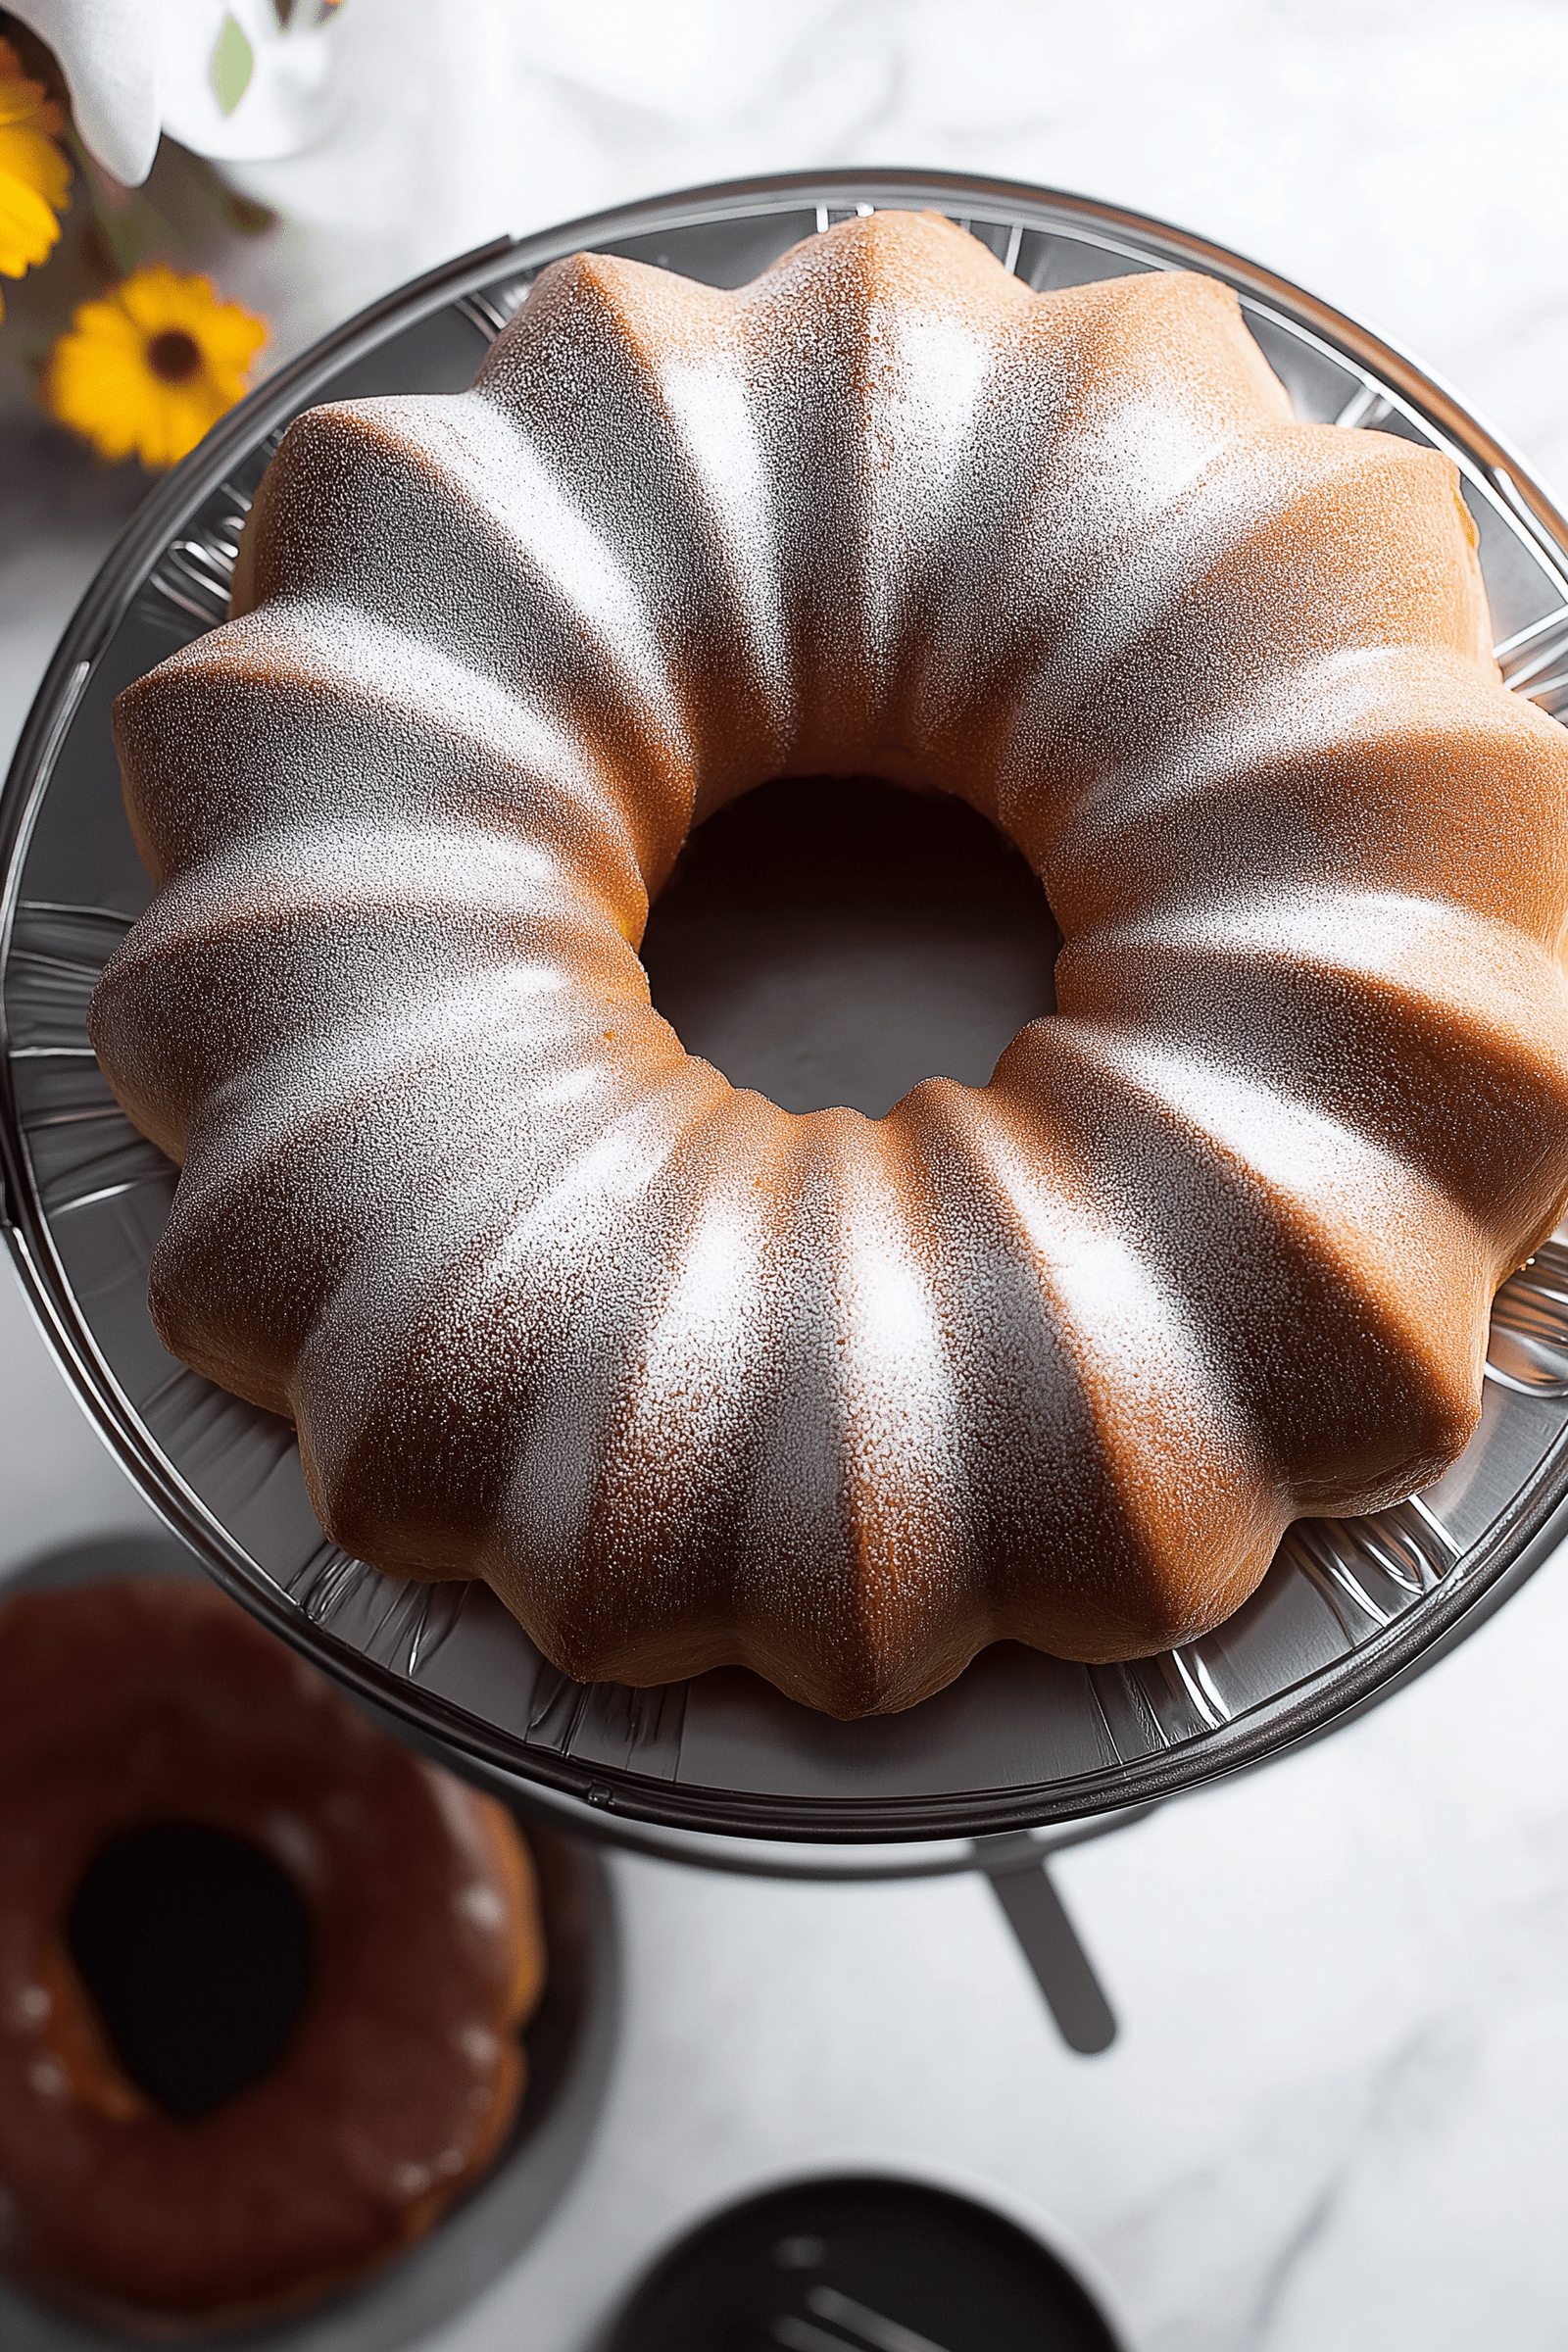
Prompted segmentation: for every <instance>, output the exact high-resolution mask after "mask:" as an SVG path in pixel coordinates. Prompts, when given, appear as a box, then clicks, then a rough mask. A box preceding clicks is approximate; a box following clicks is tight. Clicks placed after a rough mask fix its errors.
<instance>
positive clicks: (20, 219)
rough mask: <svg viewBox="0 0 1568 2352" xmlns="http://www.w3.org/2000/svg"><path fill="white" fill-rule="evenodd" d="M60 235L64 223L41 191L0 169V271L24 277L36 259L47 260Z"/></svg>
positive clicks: (7, 274)
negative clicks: (24, 272)
mask: <svg viewBox="0 0 1568 2352" xmlns="http://www.w3.org/2000/svg"><path fill="white" fill-rule="evenodd" d="M59 234H60V223H59V221H57V220H56V219H55V217H54V214H53V213H52V212H51V211H50V210H49V207H48V205H47V204H46V203H45V202H44V200H43V198H42V197H41V196H40V195H39V194H38V193H37V191H36V190H35V189H33V188H29V187H25V186H24V184H23V182H22V181H21V180H20V179H9V178H7V176H6V174H5V172H0V274H4V275H5V276H6V277H20V276H21V275H22V273H23V271H24V270H30V269H31V268H32V266H33V264H34V263H35V262H42V261H47V259H48V257H49V252H50V248H51V247H52V246H53V244H54V243H55V240H56V238H57V237H58V236H59Z"/></svg>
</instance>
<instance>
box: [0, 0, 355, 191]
mask: <svg viewBox="0 0 1568 2352" xmlns="http://www.w3.org/2000/svg"><path fill="white" fill-rule="evenodd" d="M8 5H9V7H10V9H11V12H12V14H13V15H14V16H17V17H20V18H21V20H22V22H23V24H25V25H27V26H28V27H29V28H30V29H31V30H32V31H33V32H35V33H36V34H37V35H38V37H39V39H40V40H42V41H47V43H48V44H49V47H50V48H51V49H52V50H53V51H54V53H55V56H56V57H57V58H58V59H59V61H60V67H61V71H62V72H63V73H64V74H65V77H66V81H67V83H68V85H69V87H70V90H71V106H72V113H73V117H74V119H75V124H76V128H77V130H78V131H79V132H80V134H81V139H82V143H83V145H84V146H85V147H86V148H87V150H88V152H89V153H90V154H91V155H93V156H94V157H95V158H96V159H97V161H98V162H99V163H100V164H102V166H103V168H104V170H105V171H106V172H109V174H110V175H111V177H112V178H115V179H118V180H119V181H121V182H122V184H123V186H125V187H136V186H139V185H140V183H141V181H142V180H144V179H145V178H146V176H147V174H148V172H150V171H151V170H152V166H153V157H154V155H155V154H156V153H157V151H158V141H159V137H160V135H161V133H162V132H164V131H168V133H169V135H170V136H171V138H175V139H178V141H179V142H180V144H181V146H184V147H189V148H191V149H192V150H193V151H194V152H195V153H196V154H197V155H208V156H214V157H216V158H218V159H219V160H220V161H221V162H224V163H257V162H261V161H264V160H266V159H268V158H270V157H273V156H280V155H290V154H293V153H294V152H295V151H296V150H297V149H299V148H301V147H304V146H308V145H309V144H310V143H311V142H312V141H313V140H314V139H316V138H319V136H320V134H321V133H322V131H324V130H325V129H326V127H327V126H328V123H329V121H330V118H331V114H332V100H333V92H332V87H331V81H332V66H333V48H334V44H333V41H332V32H331V20H332V17H333V16H334V15H335V13H336V12H335V10H334V9H331V8H329V7H323V5H322V0H294V5H293V6H292V7H291V8H290V9H289V10H288V11H287V14H288V19H289V21H288V23H287V25H282V24H280V23H279V22H278V12H277V9H276V7H275V5H274V0H8Z"/></svg>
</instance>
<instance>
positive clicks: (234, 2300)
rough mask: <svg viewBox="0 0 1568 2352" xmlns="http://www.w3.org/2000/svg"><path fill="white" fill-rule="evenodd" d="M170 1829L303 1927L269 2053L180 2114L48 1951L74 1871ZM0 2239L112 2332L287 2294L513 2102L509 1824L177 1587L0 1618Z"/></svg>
mask: <svg viewBox="0 0 1568 2352" xmlns="http://www.w3.org/2000/svg"><path fill="white" fill-rule="evenodd" d="M172 1819H177V1820H183V1821H189V1822H193V1823H200V1824H204V1825H206V1826H208V1827H211V1828H214V1829H219V1830H223V1831H226V1832H228V1833H230V1834H231V1835H233V1836H235V1837H239V1838H245V1839H247V1840H248V1841H249V1842H251V1843H252V1844H254V1845H256V1846H258V1847H260V1848H261V1849H262V1851H263V1852H264V1853H266V1854H267V1855H269V1856H270V1859H271V1860H272V1861H274V1862H275V1863H276V1864H277V1866H278V1867H279V1869H280V1870H282V1871H283V1872H284V1873H286V1875H287V1876H288V1878H289V1879H290V1881H291V1882H292V1884H293V1886H294V1887H295V1888H296V1890H297V1891H298V1893H299V1895H300V1897H301V1899H302V1901H303V1902H304V1904H305V1906H306V1909H307V1911H308V1913H309V1915H310V1920H311V1925H312V1930H313V1943H314V1958H315V1968H314V1980H313V1984H312V1988H311V1991H310V1994H309V1997H308V1999H307V2002H306V2005H305V2008H304V2011H303V2014H302V2015H301V2017H300V2020H299V2023H298V2024H297V2026H296V2027H295V2029H294V2032H293V2034H292V2035H291V2037H290V2040H289V2042H288V2045H287V2048H286V2050H285V2053H284V2055H283V2057H282V2059H281V2061H280V2063H279V2064H278V2065H277V2066H276V2068H275V2069H274V2070H273V2071H272V2072H271V2073H270V2074H269V2075H267V2076H265V2077H264V2078H263V2079H262V2080H261V2081H259V2082H256V2083H255V2084H254V2085H253V2086H252V2087H251V2088H249V2089H247V2090H245V2091H242V2092H241V2093H240V2094H239V2095H238V2096H236V2097H234V2098H231V2099H229V2100H227V2101H226V2102H225V2103H224V2104H223V2105H221V2106H219V2107H215V2108H213V2109H211V2110H210V2111H209V2112H208V2113H207V2114H205V2115H203V2116H201V2117H199V2118H197V2119H195V2120H192V2121H181V2120H179V2119H177V2118H176V2117H174V2116H173V2115H171V2114H170V2113H168V2112H167V2111H165V2110H164V2109H162V2108H160V2107H159V2106H158V2105H157V2104H156V2103H155V2102H154V2101H153V2100H152V2099H151V2098H149V2097H148V2096H147V2094H146V2093H145V2092H144V2091H143V2090H141V2089H140V2088H139V2087H138V2085H137V2084H136V2083H135V2082H133V2081H132V2080H131V2078H130V2076H129V2075H128V2074H127V2073H126V2072H125V2070H124V2068H123V2065H122V2063H121V2062H120V2059H119V2057H118V2056H117V2054H116V2052H115V2050H114V2048H113V2046H112V2044H111V2042H110V2039H109V2036H108V2034H107V2033H106V2031H105V2029H104V2025H103V2023H102V2020H101V2019H100V2017H99V2014H98V2011H97V2009H96V2007H95V2005H94V2004H93V2002H92V2000H91V1998H90V1996H89V1995H88V1993H87V1991H86V1988H85V1986H84V1985H83V1984H82V1981H81V1979H80V1977H79V1976H78V1974H77V1972H76V1969H75V1967H74V1965H73V1960H72V1957H71V1953H70V1950H69V1947H68V1941H67V1930H68V1921H69V1919H70V1915H71V1909H72V1903H73V1896H74V1894H75V1892H76V1888H77V1887H78V1886H79V1884H80V1882H81V1879H82V1876H83V1874H84V1872H85V1871H86V1869H87V1867H88V1865H89V1864H90V1863H91V1861H92V1859H93V1857H94V1856H95V1855H96V1854H97V1853H98V1852H100V1851H101V1850H102V1849H103V1848H104V1847H105V1846H106V1845H108V1844H109V1843H110V1842H111V1840H113V1839H115V1838H119V1837H121V1836H123V1834H124V1833H125V1832H126V1831H127V1830H131V1829H134V1828H136V1827H137V1826H139V1825H141V1824H143V1823H148V1822H164V1821H169V1820H172ZM0 1886H3V1887H4V1888H5V1900H4V1903H3V1904H0V2208H3V2211H4V2215H5V2233H4V2239H3V2247H0V2255H3V2260H4V2262H5V2265H6V2267H7V2268H8V2269H10V2270H12V2271H14V2272H15V2273H16V2274H17V2275H18V2276H19V2277H20V2278H23V2279H24V2280H25V2281H26V2282H28V2283H31V2284H33V2285H35V2286H37V2287H39V2288H41V2289H43V2290H44V2291H45V2292H48V2293H51V2294H54V2295H57V2296H60V2297H63V2298H65V2299H67V2300H69V2301H72V2302H74V2303H76V2304H78V2305H81V2306H83V2307H85V2308H87V2309H89V2310H92V2311H94V2312H97V2313H99V2314H100V2315H103V2316H108V2317H110V2318H113V2319H116V2320H118V2321H119V2322H121V2323H122V2324H127V2325H131V2326H137V2327H148V2326H152V2325H155V2324H161V2325H166V2326H178V2325H186V2326H196V2325H213V2324H215V2323H220V2322H231V2321H235V2320H239V2319H248V2318H254V2317H257V2316H259V2315H262V2314H265V2313H267V2312H270V2311H274V2310H277V2309H282V2308H286V2307H287V2306H289V2305H291V2304H295V2303H298V2302H302V2301H306V2300H309V2299H311V2298H312V2297H314V2296H315V2295H318V2294H319V2293H321V2292H323V2291H325V2290H326V2289H328V2288H329V2287H331V2286H334V2285H337V2284H339V2283H341V2282H343V2281H345V2280H347V2279H350V2278H355V2277H357V2276H359V2275H360V2274H362V2273H364V2272H367V2271H368V2270H371V2269H374V2268H376V2267H378V2266H379V2265H380V2264H381V2263H383V2262H385V2261H386V2260H387V2259H389V2258H390V2257H391V2256H392V2255H394V2254H396V2253H397V2252H399V2251H400V2250H401V2249H402V2248H403V2247H405V2246H407V2245H409V2244H411V2243H412V2242H413V2241H414V2240H415V2239H417V2238H418V2237H419V2236H421V2235H423V2233H424V2232H425V2231H426V2230H427V2229H429V2228H430V2227H431V2225H432V2224H433V2223H434V2222H435V2220H436V2219H437V2218H438V2216H439V2215H440V2213H441V2212H442V2210H443V2209H444V2207H445V2206H446V2205H447V2204H448V2203H449V2202H450V2201H451V2199H452V2198H453V2196H455V2195H456V2194H457V2193H458V2191H459V2190H460V2189H462V2188H463V2187H464V2186H465V2185H466V2183H467V2182H468V2181H470V2180H472V2179H473V2178H474V2177H475V2175H476V2174H477V2173H478V2172H479V2171H481V2170H482V2169H483V2167H484V2166H485V2165H486V2164H487V2163H488V2162H489V2160H490V2158H491V2157H492V2156H493V2155H494V2153H495V2151H496V2148H497V2146H498V2145H499V2143H500V2141H501V2139H502V2137H503V2136H504V2134H505V2132H506V2130H507V2128H508V2125H509V2124H510V2122H511V2120H512V2117H513V2115H514V2114H515V2109H516V2104H517V2099H518V2096H519V2093H520V2090H521V2085H522V2054H521V2052H520V2050H519V2048H518V2045H517V2041H516V2029H517V2027H518V2025H519V2024H520V2023H521V2022H522V2021H523V2020H524V2019H525V2018H526V2017H527V2015H528V2013H529V2012H530V2011H531V2009H532V2008H533V2006H534V2003H535V2001H536V2000H537V1998H538V1994H539V1991H540V1987H541V1985H542V1981H543V1969H544V1952H543V1945H542V1942H541V1939H540V1936H539V1929H538V1922H537V1914H536V1908H535V1900H534V1890H533V1879H532V1871H531V1866H530V1865H529V1862H528V1859H527V1855H526V1853H525V1851H524V1849H523V1847H522V1844H521V1841H520V1839H519V1838H518V1837H517V1834H516V1832H515V1829H514V1828H513V1825H512V1822H511V1819H510V1817H509V1816H508V1815H507V1814H506V1813H504V1812H503V1810H502V1809H501V1807H500V1806H498V1805H496V1804H494V1803H493V1802H492V1801H491V1800H490V1799H489V1798H487V1797H482V1796H479V1795H476V1794H475V1793H474V1792H473V1791H472V1790H470V1789H466V1788H464V1787H463V1785H462V1784H461V1783H460V1782H457V1781H454V1780H453V1779H452V1778H451V1777H450V1775H448V1774H446V1773H444V1772H441V1771H440V1770H439V1769H438V1768H437V1767H436V1766H434V1765H431V1764H427V1763H425V1762H423V1761H422V1759H420V1758H418V1757H417V1756H414V1755H412V1754H410V1753H409V1752H408V1750H406V1749H405V1748H402V1747H400V1746H399V1745H398V1744H397V1743H396V1742H395V1741H393V1740H389V1739H387V1738H386V1736H385V1735H384V1734H383V1733H381V1732H378V1731H376V1730H374V1729H373V1728H372V1727H371V1726H370V1725H369V1724H368V1723H367V1722H366V1721H365V1719H364V1718H363V1716H361V1715H359V1714H358V1713H357V1712H356V1711H355V1710H354V1708H352V1707H351V1706H350V1705H349V1704H348V1703H347V1702H346V1701H345V1700H344V1699H342V1698H340V1697H338V1696H337V1694H336V1693H335V1692H334V1691H332V1689H331V1687H330V1685H329V1684H328V1683H326V1682H325V1681H324V1680H323V1679H322V1677H321V1676H319V1674H317V1673H316V1672H315V1671H314V1669H312V1668H310V1667H308V1666H306V1665H304V1664H302V1663H301V1662H300V1661H299V1660H298V1659H296V1658H295V1657H294V1656H293V1655H292V1653H291V1652H290V1651H289V1650H287V1649H285V1648H284V1647H283V1646H282V1644H281V1643H280V1642H275V1641H274V1640H273V1639H272V1638H271V1637H270V1635H268V1634H266V1633H263V1632H262V1631H261V1629H260V1628H259V1627H257V1626H255V1625H253V1624H252V1623H251V1622H250V1620H249V1619H248V1618H246V1617H245V1616H244V1615H243V1614H242V1613H241V1611H240V1610H239V1609H237V1608H236V1607H235V1606H234V1604H233V1603H232V1602H231V1601H228V1600H226V1599H224V1598H223V1596H222V1595H221V1593H215V1592H211V1591H209V1590H208V1589H207V1588H205V1587H203V1586H201V1585H191V1584H184V1583H178V1582H158V1581H153V1580H145V1581H144V1580H138V1581H136V1582H133V1583H127V1584H123V1585H115V1584H109V1585H98V1586H90V1587H85V1588H82V1589H81V1590H79V1591H76V1592H71V1593H25V1594H22V1595H19V1596H18V1597H17V1598H16V1599H14V1600H12V1601H10V1602H9V1603H8V1604H7V1606H6V1607H5V1609H4V1611H3V1612H0Z"/></svg>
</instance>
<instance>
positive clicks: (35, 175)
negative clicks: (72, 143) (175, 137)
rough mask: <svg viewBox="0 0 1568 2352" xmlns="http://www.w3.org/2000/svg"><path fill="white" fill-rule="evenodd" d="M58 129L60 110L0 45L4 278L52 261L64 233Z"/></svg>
mask: <svg viewBox="0 0 1568 2352" xmlns="http://www.w3.org/2000/svg"><path fill="white" fill-rule="evenodd" d="M59 128H60V109H59V107H58V106H56V104H55V102H54V100H53V99H52V98H48V97H46V96H45V95H44V90H43V85H42V83H41V82H36V81H29V80H28V79H27V77H26V75H25V73H23V71H22V60H21V58H20V57H18V55H17V53H16V51H15V50H14V49H13V48H12V46H11V43H10V42H9V41H0V275H4V276H6V277H21V276H22V275H23V273H24V271H25V270H30V269H31V268H32V265H33V264H34V262H41V261H45V260H47V258H48V255H49V249H50V247H51V246H52V245H53V244H54V242H55V239H56V238H57V237H58V236H59V234H60V223H59V221H57V220H56V219H55V215H56V214H57V213H59V212H61V211H63V210H64V207H65V202H66V191H67V189H68V188H69V187H70V185H71V166H70V165H69V164H68V163H67V161H66V159H65V157H64V155H62V153H61V151H60V149H59V148H58V147H57V146H56V145H55V143H54V140H53V138H52V137H51V135H50V134H51V132H53V131H57V130H58V129H59ZM5 315H6V313H5V304H4V302H3V301H0V319H3V318H4V317H5Z"/></svg>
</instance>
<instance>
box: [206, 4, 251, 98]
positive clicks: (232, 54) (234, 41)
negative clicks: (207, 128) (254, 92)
mask: <svg viewBox="0 0 1568 2352" xmlns="http://www.w3.org/2000/svg"><path fill="white" fill-rule="evenodd" d="M255 64H256V59H255V55H254V53H253V52H252V49H251V45H250V43H249V41H248V40H247V39H246V38H245V31H244V27H243V26H242V25H240V24H239V23H238V22H237V20H236V19H235V18H233V17H225V18H224V19H223V24H222V29H221V32H220V33H219V36H218V46H217V48H216V49H215V50H214V51H213V63H212V77H213V95H214V97H215V98H216V99H217V100H218V103H219V105H220V106H221V108H222V111H223V113H224V114H225V115H231V114H232V113H233V112H234V109H235V107H236V106H238V104H239V102H240V100H241V99H242V98H243V97H244V95H245V92H246V91H247V89H249V87H250V79H251V73H252V70H253V68H254V67H255Z"/></svg>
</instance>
